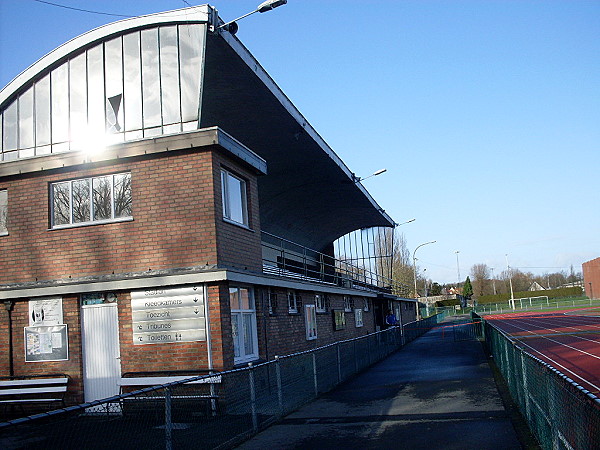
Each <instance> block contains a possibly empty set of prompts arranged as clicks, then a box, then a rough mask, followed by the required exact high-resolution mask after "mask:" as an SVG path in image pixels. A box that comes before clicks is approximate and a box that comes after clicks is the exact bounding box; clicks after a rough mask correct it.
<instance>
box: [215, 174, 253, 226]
mask: <svg viewBox="0 0 600 450" xmlns="http://www.w3.org/2000/svg"><path fill="white" fill-rule="evenodd" d="M221 190H222V198H223V217H224V218H225V219H227V220H231V221H232V222H235V223H239V224H241V225H246V226H248V203H247V195H246V182H245V181H244V180H242V179H241V178H239V177H237V176H235V175H233V174H232V173H231V172H228V171H227V170H221Z"/></svg>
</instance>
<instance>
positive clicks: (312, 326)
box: [304, 305, 317, 341]
mask: <svg viewBox="0 0 600 450" xmlns="http://www.w3.org/2000/svg"><path fill="white" fill-rule="evenodd" d="M304 312H305V320H306V322H305V323H306V340H307V341H312V340H313V339H316V338H317V308H316V306H315V305H304Z"/></svg>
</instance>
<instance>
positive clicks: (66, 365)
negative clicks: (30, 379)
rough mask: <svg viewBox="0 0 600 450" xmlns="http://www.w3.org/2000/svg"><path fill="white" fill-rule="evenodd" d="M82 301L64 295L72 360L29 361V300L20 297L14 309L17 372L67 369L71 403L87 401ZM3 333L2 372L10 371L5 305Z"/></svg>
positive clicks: (70, 357)
mask: <svg viewBox="0 0 600 450" xmlns="http://www.w3.org/2000/svg"><path fill="white" fill-rule="evenodd" d="M78 305H79V301H78V299H77V298H76V297H72V296H68V297H63V304H62V307H63V322H64V323H65V324H67V332H68V341H69V342H68V344H69V360H68V361H44V362H41V361H40V362H25V342H24V339H25V336H24V330H23V329H24V328H25V327H28V326H29V302H28V301H27V300H20V301H16V302H15V304H14V307H13V311H12V323H13V329H12V336H13V367H14V374H15V376H28V375H46V374H57V373H64V374H66V375H68V376H69V377H70V381H69V385H68V393H67V396H66V400H67V402H69V403H80V402H82V401H83V396H82V392H83V379H82V360H81V321H80V315H79V306H78ZM0 321H1V322H0V330H1V331H0V333H1V335H2V338H1V339H2V352H1V354H2V362H1V366H0V367H1V370H2V372H1V374H0V375H2V376H8V375H9V351H8V348H9V347H8V314H7V312H6V311H5V310H4V308H2V313H1V316H0Z"/></svg>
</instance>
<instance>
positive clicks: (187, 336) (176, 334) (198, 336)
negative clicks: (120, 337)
mask: <svg viewBox="0 0 600 450" xmlns="http://www.w3.org/2000/svg"><path fill="white" fill-rule="evenodd" d="M205 340H206V331H205V330H185V331H173V332H169V333H167V332H161V333H133V342H134V344H136V345H144V344H170V343H173V342H193V341H205Z"/></svg>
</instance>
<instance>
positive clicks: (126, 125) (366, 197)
mask: <svg viewBox="0 0 600 450" xmlns="http://www.w3.org/2000/svg"><path fill="white" fill-rule="evenodd" d="M211 14H212V9H211V7H209V6H207V5H205V6H202V7H193V8H185V9H182V10H176V11H170V12H166V13H160V14H153V15H149V16H143V17H137V18H134V19H127V20H123V21H119V22H115V23H113V24H109V25H106V26H103V27H100V28H97V29H95V30H92V31H90V32H88V33H85V34H83V35H81V36H79V37H77V38H75V39H73V40H71V41H69V42H67V43H66V44H64V45H62V46H60V47H58V48H57V49H55V50H54V51H52V52H51V53H49V54H48V55H46V56H45V57H43V58H42V59H40V60H39V61H38V62H36V63H35V64H33V65H32V66H31V67H29V68H28V69H27V70H25V71H24V72H23V73H22V74H20V75H19V76H18V77H17V78H15V80H13V81H12V82H11V83H10V84H9V85H8V86H6V88H4V89H3V90H2V91H0V112H3V114H4V122H5V126H4V134H5V136H6V135H7V127H6V123H9V125H10V120H15V121H16V122H17V123H18V124H19V125H21V122H20V121H21V120H24V122H23V123H24V124H25V126H24V129H25V130H26V132H25V133H24V134H23V132H22V130H19V131H18V132H17V133H16V134H15V135H14V136H12V137H11V136H9V138H10V139H14V140H15V141H16V142H21V141H23V139H22V136H24V137H25V141H27V140H31V138H30V137H28V131H27V130H28V129H29V128H28V127H29V126H38V124H37V122H36V120H37V119H32V118H30V117H29V116H26V117H22V114H23V113H22V111H25V113H27V111H29V107H30V106H29V102H28V98H27V95H28V94H29V92H30V91H31V95H32V96H33V95H34V94H35V96H36V98H37V96H38V95H37V91H34V89H33V87H32V86H34V87H35V89H37V88H38V85H41V86H42V88H43V89H42V88H41V92H42V94H43V93H44V92H45V90H44V89H46V88H45V87H44V86H45V85H43V81H44V77H47V74H49V73H50V74H53V73H54V72H53V71H55V72H56V77H54V76H53V77H52V82H54V79H55V78H56V79H59V80H60V79H61V75H60V73H59V72H58V71H59V70H60V69H61V66H65V65H66V62H68V70H69V71H75V70H77V60H76V58H77V57H78V55H79V58H80V59H82V61H81V67H87V71H86V72H85V74H86V77H87V78H86V80H88V84H90V83H91V80H92V79H93V78H94V72H93V70H91V69H90V67H93V65H94V61H96V60H95V59H94V58H95V56H94V54H93V52H94V51H96V50H95V49H96V48H101V49H102V50H101V51H102V52H104V53H102V54H103V55H104V56H103V58H104V66H105V68H106V70H105V72H103V75H102V76H104V77H105V81H106V82H105V85H106V86H108V85H109V84H110V83H109V81H111V80H112V79H113V78H115V76H114V74H113V72H112V71H111V72H110V74H109V70H112V69H111V67H112V66H111V64H109V62H110V61H109V60H111V59H110V58H117V59H116V61H117V62H118V64H115V65H114V66H115V67H118V66H119V65H121V66H122V67H123V69H122V71H121V72H120V75H119V76H120V77H121V78H119V76H116V78H117V81H118V82H121V83H122V86H123V91H122V92H121V93H118V92H117V91H115V92H113V93H111V92H109V91H108V87H106V90H105V91H103V94H102V97H101V98H100V97H98V98H96V99H95V100H94V101H95V102H96V104H99V105H101V106H102V111H101V112H100V114H101V116H102V127H104V126H106V128H107V129H108V128H109V127H112V128H110V129H111V132H112V133H113V134H114V135H118V136H121V137H120V139H121V141H123V140H125V141H127V140H128V139H129V138H135V139H139V138H145V137H150V136H153V135H157V134H168V133H173V132H178V131H186V130H189V129H192V128H193V129H196V128H207V127H212V126H218V127H220V128H221V129H223V130H225V131H226V132H227V133H228V134H230V135H232V136H233V137H235V138H236V139H237V140H239V141H240V142H242V143H243V144H244V145H245V146H247V147H248V148H250V149H252V150H253V151H254V152H256V153H257V154H258V155H259V156H261V157H262V158H263V159H265V160H266V162H267V167H268V175H267V176H265V177H262V178H260V179H259V203H260V211H261V227H262V229H263V230H264V231H267V232H270V233H272V234H275V235H279V236H282V237H285V238H286V239H289V240H292V241H295V242H297V243H299V244H302V245H305V246H307V247H310V248H314V249H316V250H322V249H324V248H326V247H327V246H328V245H329V244H331V243H332V242H333V241H334V240H335V239H337V238H339V237H340V236H343V235H344V234H346V233H349V232H351V231H353V230H356V229H359V228H366V227H372V226H393V224H394V222H393V220H392V219H391V218H390V217H389V216H388V215H387V214H386V213H385V211H383V210H382V209H381V208H380V207H379V205H378V204H377V203H376V202H375V200H374V199H373V198H372V197H371V196H370V194H369V193H368V192H367V191H366V189H364V187H363V186H362V185H361V184H360V183H357V182H355V178H354V175H353V173H352V172H351V171H350V169H349V168H348V167H347V166H346V165H345V164H344V163H343V161H342V160H341V159H340V158H339V157H338V156H337V154H336V153H335V152H334V151H333V150H332V149H331V148H330V147H329V146H328V145H327V144H326V142H325V141H324V140H323V139H322V138H321V136H320V135H319V134H318V133H317V132H316V131H315V130H314V129H313V128H312V127H311V125H310V124H309V123H308V121H307V120H306V119H305V118H304V117H303V116H302V114H301V113H300V112H299V111H298V110H297V108H296V107H295V106H294V105H293V104H292V103H291V101H290V100H289V99H288V98H287V97H286V96H285V94H284V93H283V92H282V91H281V89H280V88H279V87H278V86H277V85H276V84H275V82H274V81H273V80H272V79H271V78H270V76H269V75H268V74H267V72H266V71H265V70H264V69H263V68H262V67H261V66H260V64H259V63H258V61H256V59H255V58H254V57H253V56H252V55H251V54H250V52H249V51H248V50H247V49H246V48H245V47H244V46H243V45H242V44H241V42H240V41H239V40H238V39H237V38H236V37H235V36H233V35H231V34H229V33H228V32H222V33H210V32H207V28H208V24H210V23H211V20H213V19H214V20H215V21H216V20H218V19H216V18H213V17H212V16H211ZM188 24H204V25H202V30H201V33H200V34H199V35H198V38H197V39H196V38H195V37H196V36H195V35H194V39H192V38H190V36H189V35H190V33H192V31H193V32H194V33H195V32H196V28H193V29H192V28H191V27H190V28H185V27H186V26H188ZM157 27H158V28H160V29H159V30H158V31H153V30H155V29H157ZM139 30H142V31H139ZM190 30H192V31H190ZM163 32H164V33H165V35H164V38H163V34H162V33H163ZM153 33H154V34H153ZM173 36H175V37H173ZM145 37H146V41H144V39H145ZM169 39H170V41H169ZM174 39H175V40H174ZM111 40H112V41H111ZM129 41H131V42H129ZM109 42H117V44H115V46H114V47H115V48H118V45H121V46H122V52H121V53H120V55H121V56H120V58H121V59H120V60H119V59H118V57H119V56H118V55H119V52H118V51H112V53H110V52H111V50H110V45H109ZM128 42H129V44H128ZM148 42H150V44H151V45H148V44H147V43H148ZM168 42H171V43H172V45H170V46H169V44H168ZM192 42H193V43H195V44H192ZM131 43H133V44H135V45H137V47H135V45H134V46H133V48H134V49H137V48H139V53H140V56H139V60H136V59H135V51H134V52H132V53H131V55H133V56H131V55H130V54H129V53H127V48H128V45H131ZM136 43H137V44H136ZM198 43H199V44H198ZM196 44H198V45H199V47H198V45H196ZM195 45H196V46H197V47H198V48H196V47H194V46H195ZM148 47H150V48H151V51H153V52H154V53H152V52H151V53H148V54H145V53H144V52H145V51H146V52H148V51H149V50H148ZM192 47H194V48H192ZM200 47H201V48H200ZM152 49H153V50H152ZM83 52H85V55H84V57H82V56H81V55H82V54H84V53H83ZM98 52H100V50H98ZM186 52H187V53H186ZM174 53H176V54H177V56H176V58H179V59H178V61H179V63H180V65H181V66H184V65H185V64H188V65H189V64H191V63H190V61H191V60H193V61H198V66H197V69H196V66H193V67H191V68H189V71H188V72H186V73H185V74H184V73H183V72H180V73H179V74H178V75H174V74H173V73H170V72H169V70H170V67H171V66H173V64H169V65H167V64H163V65H160V62H161V61H163V60H167V59H168V58H173V57H174V56H173V54H174ZM111 55H112V56H111ZM115 55H116V56H115ZM144 55H146V56H144ZM189 55H191V56H189ZM109 57H110V58H109ZM84 58H85V60H83V59H84ZM132 58H133V59H132ZM153 59H156V60H158V61H159V62H158V63H156V64H155V65H157V64H158V65H159V66H160V67H156V68H155V67H154V66H152V64H150V63H149V62H147V61H152V60H153ZM130 60H132V61H134V63H137V64H138V65H139V67H140V73H141V74H140V75H139V77H140V80H139V84H140V85H141V86H142V87H145V86H147V85H150V84H151V82H153V81H156V79H158V81H157V82H158V83H159V84H160V85H161V89H160V90H159V91H160V92H162V95H163V97H162V98H159V99H155V98H153V97H152V96H151V95H152V94H153V92H154V90H148V92H146V91H144V88H142V91H143V92H142V95H141V98H140V100H139V103H140V106H139V107H138V108H137V109H139V110H140V111H141V110H142V109H141V108H142V107H143V114H142V115H143V123H142V124H141V125H139V124H138V125H135V126H134V123H137V122H136V121H140V120H142V118H139V117H137V116H136V115H135V114H134V115H132V113H131V111H132V110H135V109H136V108H131V107H130V105H131V104H132V103H134V100H135V96H134V95H128V93H127V83H128V82H131V80H130V78H131V76H127V65H128V64H131V62H130V63H128V61H130ZM86 61H87V65H85V66H84V64H85V63H86ZM194 64H196V63H195V62H194ZM176 65H177V64H175V66H176ZM134 66H135V64H134ZM81 70H83V69H81ZM119 70H120V69H119ZM117 72H118V71H117ZM75 73H76V74H77V72H75ZM81 73H83V72H81ZM133 73H134V72H133V71H132V72H131V74H133ZM194 74H197V75H198V77H199V80H198V85H197V88H198V91H194V90H193V89H195V88H196V85H195V83H196V79H195V78H194V76H195V75H194ZM174 76H179V78H178V79H177V80H179V83H178V87H177V89H175V90H173V93H172V95H168V96H165V94H164V91H165V90H167V91H168V89H169V88H170V87H173V86H174V85H177V82H173V80H175V78H174ZM96 77H97V76H96ZM67 79H68V80H69V83H70V82H71V80H78V79H79V77H76V76H70V77H68V78H67ZM40 80H42V81H40ZM34 82H35V85H34ZM134 82H136V83H138V81H135V80H134ZM47 83H48V84H50V81H48V82H47ZM117 84H118V83H117ZM68 86H69V87H68V88H69V89H71V90H73V92H74V94H70V96H71V97H72V96H73V95H75V96H76V95H77V92H78V91H77V87H76V86H73V85H72V84H69V85H68ZM135 86H137V85H135ZM52 87H53V88H54V85H52ZM48 89H49V88H48ZM190 89H192V90H190ZM55 91H56V90H55V89H53V90H52V92H55ZM93 91H94V90H93V89H92V88H90V87H88V88H87V92H88V99H87V100H82V101H84V102H85V101H87V102H88V103H89V102H92V100H91V98H92V97H91V96H92V92H93ZM190 93H191V94H190ZM113 94H114V95H113ZM122 94H124V95H122ZM145 95H147V97H144V96H145ZM175 96H178V98H179V99H180V100H179V101H180V103H179V106H180V110H181V111H183V110H185V109H186V108H187V110H190V111H191V110H193V109H194V103H193V102H192V103H190V101H191V100H190V99H192V100H193V101H196V102H198V103H199V108H198V115H197V116H196V117H188V116H186V115H185V113H181V114H180V115H179V116H177V117H175V118H171V119H169V120H167V119H166V116H168V114H167V113H168V111H170V110H175V109H176V108H174V107H172V105H171V102H172V99H173V98H174V97H175ZM39 97H40V99H42V100H44V99H45V97H44V95H40V96H39ZM71 97H69V98H71ZM123 97H124V98H125V100H123ZM17 99H18V101H19V102H21V101H22V102H23V105H22V107H21V104H20V103H19V108H14V109H15V110H17V109H18V111H19V114H20V115H18V116H15V117H16V118H15V119H12V118H11V117H12V116H10V115H9V116H10V117H8V119H9V121H8V122H7V120H6V117H7V111H9V112H10V113H11V114H12V112H11V110H10V108H11V105H12V104H14V103H16V100H17ZM59 99H60V98H59V97H58V96H57V99H56V101H58V100H59ZM49 101H54V99H51V100H49ZM71 102H72V100H71ZM128 102H129V103H128ZM42 104H43V101H42ZM35 105H36V108H37V107H38V102H36V103H35ZM57 105H58V106H59V107H60V103H57ZM86 105H87V109H88V110H91V109H92V108H91V103H89V104H86ZM142 105H143V106H142ZM149 105H155V106H156V105H159V106H158V111H160V113H159V115H161V116H162V119H161V118H160V117H158V118H156V120H157V122H156V123H152V122H151V118H152V117H153V115H152V114H151V113H152V112H153V110H151V109H148V108H149V107H150V106H149ZM67 107H69V108H72V106H70V105H68V106H67ZM124 110H125V112H123V111H124ZM36 114H38V113H37V112H36ZM42 114H45V113H42ZM52 114H54V109H53V112H52ZM137 114H138V115H139V114H141V113H139V111H138V113H137ZM188 115H189V114H188ZM129 116H131V117H132V118H129ZM53 117H54V116H53ZM69 117H70V119H69V120H71V121H73V117H76V115H74V114H73V112H71V113H70V116H69ZM84 121H85V119H84ZM89 121H90V122H91V121H92V119H91V117H90V118H89ZM42 122H43V121H42ZM54 122H56V123H57V124H60V123H61V121H59V120H54V121H53V122H52V126H53V127H54ZM104 122H106V123H104ZM32 124H33V125H32ZM42 125H44V124H43V123H42ZM136 127H137V128H136ZM74 128H75V127H73V125H71V127H70V129H71V130H72V129H74ZM59 131H60V130H59ZM44 132H45V128H43V126H40V133H33V135H34V140H35V139H38V137H39V136H43V135H44ZM52 132H54V128H52ZM48 133H50V132H48ZM128 133H129V134H128ZM53 138H54V135H53ZM10 139H9V141H10ZM3 143H4V147H3V152H4V153H3V154H4V160H5V161H7V160H8V159H13V158H14V157H15V156H16V157H31V156H36V155H38V154H40V155H43V154H44V153H43V152H49V151H53V152H54V145H55V143H54V141H53V142H52V149H51V150H49V148H50V147H49V146H48V145H45V144H44V145H41V144H40V145H39V146H38V143H37V141H36V142H34V144H33V145H34V148H33V149H29V148H28V149H23V148H22V149H19V150H18V151H14V150H13V149H9V147H7V146H6V140H5V139H4V140H3ZM9 144H10V145H14V143H12V142H9ZM59 144H61V143H57V144H56V145H57V151H64V150H68V149H66V148H61V147H60V146H59ZM62 145H65V144H64V143H62ZM70 145H71V147H70V149H71V150H77V149H78V147H76V146H74V145H73V143H72V142H71V144H70ZM38 147H39V149H40V150H43V152H40V153H38ZM21 153H22V154H21ZM7 154H9V155H10V158H6V155H7ZM0 164H2V163H1V162H0Z"/></svg>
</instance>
